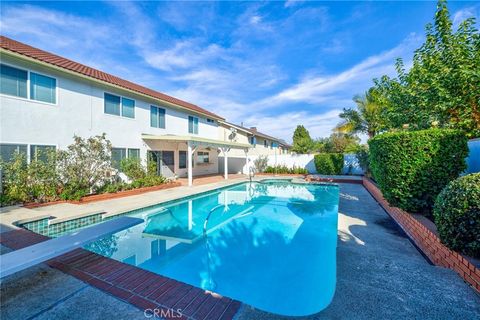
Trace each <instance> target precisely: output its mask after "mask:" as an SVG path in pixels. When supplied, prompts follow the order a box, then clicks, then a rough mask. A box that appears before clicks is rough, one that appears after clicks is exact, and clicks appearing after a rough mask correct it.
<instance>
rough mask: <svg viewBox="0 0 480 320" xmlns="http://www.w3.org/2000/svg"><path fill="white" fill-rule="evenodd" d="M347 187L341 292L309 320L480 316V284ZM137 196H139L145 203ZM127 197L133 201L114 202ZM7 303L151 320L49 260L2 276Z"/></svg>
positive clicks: (13, 312) (21, 309) (11, 308)
mask: <svg viewBox="0 0 480 320" xmlns="http://www.w3.org/2000/svg"><path fill="white" fill-rule="evenodd" d="M230 183H234V182H233V181H231V182H230ZM340 186H341V198H340V208H339V220H338V223H339V224H338V228H339V230H338V236H339V238H338V248H337V287H336V293H335V296H334V298H333V301H332V303H331V304H330V305H329V307H327V309H325V310H323V311H321V312H320V313H318V314H316V315H312V316H310V317H307V318H306V319H405V318H412V319H478V318H479V317H480V297H479V296H478V295H477V294H476V293H475V292H474V290H472V289H471V288H470V287H469V286H468V285H466V284H465V283H464V282H463V281H462V279H461V278H460V277H459V276H458V275H456V274H455V273H454V272H453V271H451V270H448V269H445V268H441V267H435V266H432V265H430V264H429V263H428V262H427V261H426V260H425V259H424V258H423V257H422V255H421V254H420V253H419V252H418V251H417V249H416V248H415V247H414V246H413V245H412V244H411V242H410V241H409V240H408V239H407V238H406V237H405V235H404V234H403V233H402V232H401V231H400V230H399V228H398V227H397V226H396V225H395V223H394V222H393V220H391V219H390V218H389V217H388V215H387V214H386V213H385V212H384V210H383V209H382V208H381V207H380V206H379V205H378V204H377V203H376V201H375V200H374V199H373V198H372V197H371V196H370V194H369V193H368V192H367V190H366V189H364V188H363V186H361V185H356V184H340ZM211 187H212V188H213V187H214V186H211V185H204V186H203V187H199V189H195V190H197V192H198V190H203V189H209V188H211ZM194 188H196V187H194ZM176 189H180V188H176ZM190 189H192V188H190ZM167 191H170V190H165V191H162V192H167ZM182 193H183V192H182ZM176 195H178V194H176ZM134 197H141V195H140V196H134ZM134 197H131V198H132V199H131V201H132V202H134V203H135V204H139V203H140V202H141V201H140V199H138V198H135V199H134ZM163 197H167V196H166V195H164V196H163ZM163 197H161V196H160V195H156V196H155V197H153V199H157V202H159V201H160V200H158V199H159V198H162V199H163ZM129 198H130V197H129ZM153 199H150V197H147V198H142V200H143V201H147V200H151V201H153ZM119 200H125V202H128V201H127V200H128V198H126V199H115V200H114V201H119ZM122 203H123V202H122ZM104 205H105V204H104ZM130 205H132V204H130ZM118 206H120V204H119V205H118ZM64 209H65V208H64ZM2 216H3V214H2ZM3 250H5V249H4V248H3ZM306 259H307V260H306V261H307V262H308V257H306ZM286 290H288V288H286ZM292 294H295V293H293V292H292ZM1 304H2V308H1V314H0V315H1V318H2V319H17V318H22V319H64V318H67V317H68V318H71V317H74V318H75V319H106V318H109V317H115V318H120V319H137V318H138V319H145V316H144V313H143V310H139V309H137V308H136V307H134V306H132V305H130V304H127V303H125V302H123V301H120V300H119V299H117V298H115V297H113V296H111V295H109V294H107V293H104V292H103V291H100V290H98V289H95V288H93V287H91V286H89V285H87V284H85V283H84V282H82V281H80V280H77V279H76V278H74V277H71V276H68V275H66V274H64V273H62V272H60V271H58V270H56V269H52V268H49V267H47V266H45V265H40V266H36V267H32V268H30V269H27V270H25V271H23V272H21V273H18V274H16V275H13V276H10V277H7V278H6V279H5V280H4V281H2V283H1ZM282 318H284V317H279V316H276V315H273V314H269V313H265V312H262V311H260V310H256V309H254V308H252V307H250V306H246V305H243V306H242V307H241V309H240V311H239V312H238V313H237V315H236V319H245V320H246V319H248V320H251V319H282Z"/></svg>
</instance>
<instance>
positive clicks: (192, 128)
mask: <svg viewBox="0 0 480 320" xmlns="http://www.w3.org/2000/svg"><path fill="white" fill-rule="evenodd" d="M188 133H192V134H198V118H197V117H192V116H188Z"/></svg>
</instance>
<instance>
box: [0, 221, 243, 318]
mask: <svg viewBox="0 0 480 320" xmlns="http://www.w3.org/2000/svg"><path fill="white" fill-rule="evenodd" d="M48 239H50V238H49V237H47V236H43V235H40V234H37V233H34V232H32V231H28V230H25V229H18V230H12V231H8V232H5V233H2V234H1V236H0V244H2V245H4V246H5V247H8V248H10V249H12V250H18V249H21V248H25V247H27V246H30V245H33V244H36V243H40V242H43V241H46V240H48ZM46 264H47V265H48V266H50V267H52V268H55V269H58V270H60V271H62V272H64V273H66V274H68V275H71V276H73V277H75V278H77V279H79V280H81V281H83V282H85V283H87V284H89V285H91V286H93V287H96V288H98V289H100V290H102V291H104V292H107V293H109V294H110V295H113V296H114V297H116V298H118V299H120V300H122V301H125V302H127V303H129V304H132V305H134V306H136V307H137V308H139V309H140V310H143V311H144V312H147V313H153V312H158V313H159V314H162V315H163V316H164V318H166V319H191V320H194V319H198V320H200V319H212V320H213V319H217V320H227V319H233V317H234V316H235V315H236V314H237V312H238V310H239V308H240V306H241V305H242V303H241V302H240V301H237V300H234V299H231V298H228V297H223V296H220V295H218V294H215V293H212V292H208V291H205V290H202V289H200V288H197V287H195V286H191V285H188V284H186V283H183V282H181V281H177V280H174V279H170V278H168V277H164V276H161V275H158V274H155V273H153V272H150V271H147V270H144V269H141V268H138V267H135V266H132V265H129V264H125V263H122V262H119V261H117V260H113V259H110V258H107V257H104V256H101V255H98V254H96V253H93V252H90V251H88V250H85V249H75V250H72V251H70V252H68V253H65V254H63V255H61V256H59V257H56V258H54V259H51V260H48V261H47V262H46ZM152 316H153V315H152Z"/></svg>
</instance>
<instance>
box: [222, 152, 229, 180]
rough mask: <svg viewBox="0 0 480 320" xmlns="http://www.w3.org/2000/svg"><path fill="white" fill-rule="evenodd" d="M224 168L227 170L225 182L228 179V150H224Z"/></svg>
mask: <svg viewBox="0 0 480 320" xmlns="http://www.w3.org/2000/svg"><path fill="white" fill-rule="evenodd" d="M223 166H224V169H225V180H227V179H228V148H223Z"/></svg>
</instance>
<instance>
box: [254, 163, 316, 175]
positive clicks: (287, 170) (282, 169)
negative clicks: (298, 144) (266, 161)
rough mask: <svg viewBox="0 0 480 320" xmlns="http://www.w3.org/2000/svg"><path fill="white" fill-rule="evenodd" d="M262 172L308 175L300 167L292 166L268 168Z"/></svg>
mask: <svg viewBox="0 0 480 320" xmlns="http://www.w3.org/2000/svg"><path fill="white" fill-rule="evenodd" d="M263 172H265V173H278V174H282V173H287V174H308V170H307V169H305V168H301V167H296V166H293V168H289V167H287V166H283V165H278V166H268V167H267V168H266V169H265V170H264V171H263Z"/></svg>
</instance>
